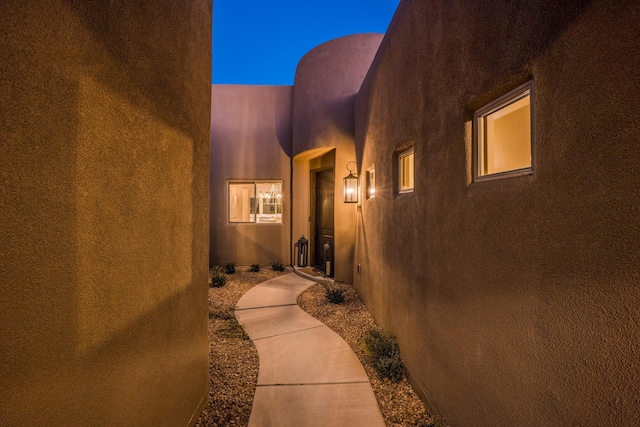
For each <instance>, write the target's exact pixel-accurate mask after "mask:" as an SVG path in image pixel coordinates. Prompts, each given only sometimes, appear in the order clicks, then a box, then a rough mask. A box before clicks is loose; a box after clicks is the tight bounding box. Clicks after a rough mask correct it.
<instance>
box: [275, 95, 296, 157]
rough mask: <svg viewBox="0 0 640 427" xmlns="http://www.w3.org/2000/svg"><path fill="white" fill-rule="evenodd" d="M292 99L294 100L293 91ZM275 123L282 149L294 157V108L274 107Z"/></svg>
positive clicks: (288, 155)
mask: <svg viewBox="0 0 640 427" xmlns="http://www.w3.org/2000/svg"><path fill="white" fill-rule="evenodd" d="M290 96H291V101H293V92H292V93H291V95H290ZM274 110H275V117H274V121H275V122H274V123H275V128H276V138H277V139H278V143H279V144H280V147H282V151H284V153H285V154H286V155H287V157H289V158H290V159H291V158H292V157H293V126H292V121H291V119H292V117H291V115H292V110H291V109H285V108H274Z"/></svg>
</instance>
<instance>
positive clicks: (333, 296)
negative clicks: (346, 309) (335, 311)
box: [320, 271, 344, 304]
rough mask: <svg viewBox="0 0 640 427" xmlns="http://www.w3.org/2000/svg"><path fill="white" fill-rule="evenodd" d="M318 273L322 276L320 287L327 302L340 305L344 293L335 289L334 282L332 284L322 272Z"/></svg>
mask: <svg viewBox="0 0 640 427" xmlns="http://www.w3.org/2000/svg"><path fill="white" fill-rule="evenodd" d="M320 273H321V274H322V282H321V285H322V286H323V287H324V291H325V296H326V298H327V301H329V302H330V303H332V304H340V303H341V302H342V301H344V291H343V290H342V289H340V288H338V287H336V285H335V282H333V283H332V282H331V280H330V279H329V278H328V277H327V275H326V274H324V272H322V271H320Z"/></svg>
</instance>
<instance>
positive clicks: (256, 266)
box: [249, 264, 260, 273]
mask: <svg viewBox="0 0 640 427" xmlns="http://www.w3.org/2000/svg"><path fill="white" fill-rule="evenodd" d="M249 271H251V272H253V273H257V272H258V271H260V264H251V267H249Z"/></svg>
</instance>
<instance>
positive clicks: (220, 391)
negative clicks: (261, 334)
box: [195, 266, 292, 427]
mask: <svg viewBox="0 0 640 427" xmlns="http://www.w3.org/2000/svg"><path fill="white" fill-rule="evenodd" d="M248 270H249V267H248V266H238V267H236V272H235V273H234V274H228V275H227V283H226V285H224V286H223V287H221V288H209V374H210V375H209V376H210V387H209V400H208V402H207V405H206V406H205V408H204V410H203V411H202V413H201V414H200V418H199V419H198V421H197V422H196V424H195V425H196V426H203V427H204V426H206V427H213V426H216V427H218V426H219V427H222V426H225V427H226V426H246V425H247V424H248V423H249V415H250V414H251V405H252V404H253V395H254V393H255V390H256V383H257V382H258V367H259V362H260V359H259V358H258V351H257V350H256V348H255V346H254V345H253V343H252V342H251V340H250V339H249V337H248V336H247V335H246V334H245V333H244V331H243V329H242V327H240V325H239V324H238V322H237V321H236V318H235V315H234V314H233V310H234V308H235V306H236V304H237V302H238V300H239V299H240V297H242V295H244V294H245V293H247V291H248V290H249V289H251V288H252V287H254V286H255V285H257V284H258V283H261V282H264V281H266V280H269V279H273V278H274V277H277V276H280V275H282V274H287V273H291V272H292V270H291V268H290V267H287V268H286V269H285V271H283V272H276V271H273V270H272V269H271V267H269V266H265V267H263V268H262V269H261V270H260V271H259V272H257V273H254V272H249V271H248Z"/></svg>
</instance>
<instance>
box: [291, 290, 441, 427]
mask: <svg viewBox="0 0 640 427" xmlns="http://www.w3.org/2000/svg"><path fill="white" fill-rule="evenodd" d="M335 287H337V288H339V289H341V290H342V291H343V292H344V301H343V302H342V303H340V304H332V303H330V302H328V301H327V299H326V298H325V289H324V287H322V286H321V285H315V286H312V287H310V288H309V289H307V290H306V291H304V292H303V293H302V294H300V296H299V297H298V305H299V306H300V307H301V308H302V309H303V310H304V311H306V312H307V313H309V314H310V315H312V316H313V317H315V318H316V319H318V320H320V321H321V322H322V323H324V324H325V325H327V326H328V327H330V328H331V329H332V330H333V331H335V332H336V333H337V334H338V335H340V336H341V337H342V338H343V339H344V340H345V341H346V342H347V344H349V346H350V347H351V348H352V349H353V351H354V352H355V353H356V355H357V356H358V359H360V362H361V363H362V365H363V366H364V369H365V371H366V373H367V375H368V376H369V379H370V381H371V386H372V387H373V392H374V394H375V395H376V398H377V399H378V404H379V405H380V410H381V411H382V416H383V417H384V419H385V421H386V423H387V426H390V427H391V426H393V427H395V426H424V427H427V426H445V423H444V422H443V420H442V419H440V418H439V417H431V416H430V415H429V414H428V413H427V411H426V410H425V407H424V404H423V403H422V401H421V400H420V398H418V395H417V394H416V393H415V391H414V390H413V388H412V387H411V384H410V383H409V381H408V380H407V378H406V377H403V378H402V380H401V381H400V382H397V383H394V382H391V381H390V380H389V379H386V378H385V379H380V378H378V375H377V373H376V371H375V369H374V368H373V367H372V366H371V365H370V364H369V362H368V360H367V358H366V356H365V354H364V351H363V350H362V348H361V343H362V340H363V339H364V336H365V334H366V332H367V331H368V330H369V329H372V328H373V327H375V323H374V321H373V318H372V317H371V315H370V314H369V311H368V310H367V307H366V306H365V305H364V303H363V302H362V301H360V298H359V297H358V294H357V293H356V291H355V289H354V288H353V286H350V285H344V284H340V283H336V284H335Z"/></svg>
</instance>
